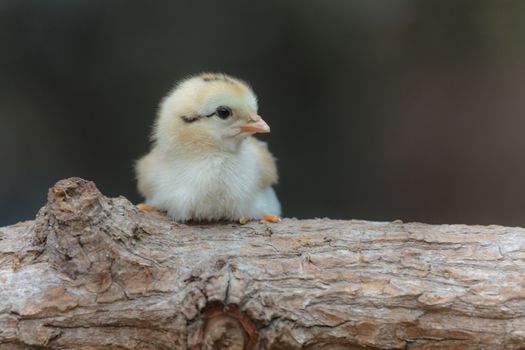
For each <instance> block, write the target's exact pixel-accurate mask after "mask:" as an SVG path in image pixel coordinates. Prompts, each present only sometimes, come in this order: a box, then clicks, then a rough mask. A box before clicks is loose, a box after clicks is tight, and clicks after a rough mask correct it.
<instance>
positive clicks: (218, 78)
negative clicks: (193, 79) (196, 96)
mask: <svg viewBox="0 0 525 350" xmlns="http://www.w3.org/2000/svg"><path fill="white" fill-rule="evenodd" d="M201 78H202V80H204V81H205V82H212V81H223V82H225V83H230V84H233V83H234V82H233V80H231V79H230V78H229V77H228V76H226V75H224V74H203V75H202V76H201Z"/></svg>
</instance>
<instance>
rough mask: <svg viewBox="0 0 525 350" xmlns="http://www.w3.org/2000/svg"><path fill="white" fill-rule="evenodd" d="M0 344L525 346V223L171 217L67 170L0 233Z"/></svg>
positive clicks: (72, 346)
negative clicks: (27, 215) (44, 197)
mask: <svg viewBox="0 0 525 350" xmlns="http://www.w3.org/2000/svg"><path fill="white" fill-rule="evenodd" d="M0 349H192V350H194V349H210V350H211V349H237V350H241V349H272V350H279V349H281V350H284V349H309V350H313V349H525V230H524V229H522V228H510V227H501V226H465V225H439V226H433V225H426V224H420V223H403V222H401V221H395V222H367V221H357V220H351V221H343V220H328V219H313V220H296V219H285V220H283V221H282V222H281V223H278V224H265V223H259V222H251V223H248V224H246V225H240V224H235V223H191V224H179V223H176V222H173V221H171V220H170V219H169V218H167V217H166V216H165V215H164V214H163V213H160V212H151V213H146V212H142V211H140V210H138V209H137V208H136V207H135V206H134V205H133V204H132V203H130V202H129V201H128V200H127V199H125V198H123V197H118V198H107V197H105V196H103V195H102V194H101V193H100V192H99V191H98V190H97V188H96V187H95V185H94V184H93V183H92V182H89V181H85V180H82V179H79V178H70V179H66V180H62V181H59V182H58V183H57V184H56V185H55V186H54V187H52V188H51V189H50V190H49V195H48V202H47V204H46V205H45V206H44V207H43V208H42V209H41V210H40V211H39V213H38V214H37V216H36V219H35V220H34V221H27V222H22V223H18V224H15V225H12V226H8V227H3V228H0Z"/></svg>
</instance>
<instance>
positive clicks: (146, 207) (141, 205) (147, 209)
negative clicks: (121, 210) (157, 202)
mask: <svg viewBox="0 0 525 350" xmlns="http://www.w3.org/2000/svg"><path fill="white" fill-rule="evenodd" d="M137 208H139V209H140V210H142V211H145V212H146V213H149V212H150V211H153V210H155V207H152V206H151V205H149V204H146V203H139V204H137Z"/></svg>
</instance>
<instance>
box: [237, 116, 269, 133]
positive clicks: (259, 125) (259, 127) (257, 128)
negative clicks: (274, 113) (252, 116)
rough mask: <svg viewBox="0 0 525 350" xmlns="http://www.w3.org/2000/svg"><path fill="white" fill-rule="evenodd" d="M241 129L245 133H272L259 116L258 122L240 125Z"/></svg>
mask: <svg viewBox="0 0 525 350" xmlns="http://www.w3.org/2000/svg"><path fill="white" fill-rule="evenodd" d="M239 129H241V131H244V132H258V133H266V132H270V127H269V126H268V124H266V122H265V121H264V120H263V119H262V118H261V117H259V116H257V121H254V122H251V123H247V124H243V125H240V126H239Z"/></svg>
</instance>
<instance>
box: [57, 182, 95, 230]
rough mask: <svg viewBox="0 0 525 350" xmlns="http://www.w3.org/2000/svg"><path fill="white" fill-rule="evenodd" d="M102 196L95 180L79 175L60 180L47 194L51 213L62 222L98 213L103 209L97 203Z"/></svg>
mask: <svg viewBox="0 0 525 350" xmlns="http://www.w3.org/2000/svg"><path fill="white" fill-rule="evenodd" d="M100 198H102V194H101V193H100V191H99V190H98V189H97V187H96V186H95V184H94V183H93V182H91V181H86V180H84V179H81V178H78V177H71V178H69V179H64V180H60V181H58V182H57V183H56V184H55V186H53V187H51V188H50V189H49V192H48V195H47V199H48V208H49V210H50V211H51V214H52V215H53V216H54V217H56V218H57V219H58V220H59V221H61V222H68V221H76V220H82V219H84V218H86V217H90V216H93V215H96V214H97V213H98V211H99V209H101V208H100V206H99V205H96V204H98V202H99V199H100ZM89 214H91V215H89Z"/></svg>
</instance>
